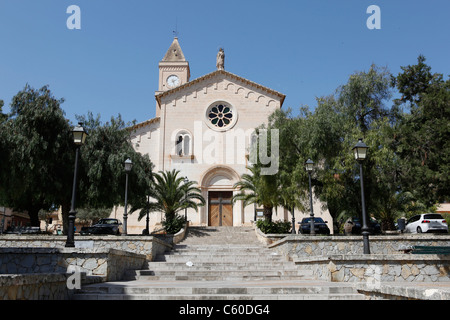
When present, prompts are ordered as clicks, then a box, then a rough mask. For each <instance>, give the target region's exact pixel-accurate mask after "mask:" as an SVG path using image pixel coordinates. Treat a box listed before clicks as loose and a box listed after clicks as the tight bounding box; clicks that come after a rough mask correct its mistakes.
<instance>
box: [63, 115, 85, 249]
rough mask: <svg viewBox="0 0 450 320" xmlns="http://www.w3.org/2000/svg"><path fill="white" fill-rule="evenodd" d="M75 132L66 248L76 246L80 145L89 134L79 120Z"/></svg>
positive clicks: (73, 132)
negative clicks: (76, 204) (76, 205)
mask: <svg viewBox="0 0 450 320" xmlns="http://www.w3.org/2000/svg"><path fill="white" fill-rule="evenodd" d="M72 134H73V142H74V143H75V145H76V146H77V148H76V151H75V169H74V174H73V186H72V202H71V205H70V211H69V230H67V240H66V248H74V247H75V239H74V238H75V216H76V214H77V212H76V211H75V202H76V197H77V180H78V155H79V153H80V147H81V146H82V145H83V144H84V142H85V141H86V137H87V136H88V133H87V131H86V130H85V129H84V128H83V123H81V122H79V123H78V126H76V127H75V128H74V129H73V130H72Z"/></svg>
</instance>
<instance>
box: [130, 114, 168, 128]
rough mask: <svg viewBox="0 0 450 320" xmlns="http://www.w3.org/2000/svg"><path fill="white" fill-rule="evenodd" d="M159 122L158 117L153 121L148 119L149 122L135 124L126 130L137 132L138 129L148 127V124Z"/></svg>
mask: <svg viewBox="0 0 450 320" xmlns="http://www.w3.org/2000/svg"><path fill="white" fill-rule="evenodd" d="M160 120H161V118H160V117H156V118H153V119H150V120H147V121H144V122H141V123H137V124H135V125H134V126H131V127H129V128H127V130H128V131H132V130H137V129H139V128H142V127H145V126H148V125H150V124H153V123H156V122H159V121H160Z"/></svg>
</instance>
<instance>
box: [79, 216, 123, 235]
mask: <svg viewBox="0 0 450 320" xmlns="http://www.w3.org/2000/svg"><path fill="white" fill-rule="evenodd" d="M121 233H122V222H120V221H119V220H118V219H111V218H108V219H100V220H99V221H98V222H97V223H96V224H94V225H93V226H91V227H83V228H81V231H80V234H81V235H89V234H112V235H120V234H121Z"/></svg>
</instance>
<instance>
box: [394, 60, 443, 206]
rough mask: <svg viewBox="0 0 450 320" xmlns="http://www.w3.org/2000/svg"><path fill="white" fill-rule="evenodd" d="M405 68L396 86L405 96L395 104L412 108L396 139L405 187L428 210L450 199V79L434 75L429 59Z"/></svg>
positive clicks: (402, 182)
mask: <svg viewBox="0 0 450 320" xmlns="http://www.w3.org/2000/svg"><path fill="white" fill-rule="evenodd" d="M417 60H418V61H417V64H416V65H412V66H411V65H409V66H407V67H402V70H403V72H401V73H399V74H398V75H397V77H396V78H393V85H394V86H396V87H397V89H398V90H399V92H400V93H401V94H402V97H401V99H397V100H396V101H395V102H396V104H397V105H398V106H400V107H401V106H404V107H406V108H407V109H408V108H409V111H410V112H405V113H403V117H402V118H401V120H400V122H399V128H398V134H397V136H396V152H397V153H398V155H399V156H400V158H401V160H402V161H401V184H402V189H403V190H404V191H405V192H410V193H412V194H414V195H415V196H416V197H417V198H416V200H418V201H420V202H421V203H423V204H424V205H425V206H426V207H432V206H433V205H435V204H437V203H439V202H443V201H448V199H449V195H450V126H449V123H450V79H447V80H444V78H443V75H442V74H439V73H431V67H430V66H428V65H426V64H425V61H426V59H425V57H424V56H419V57H418V59H417Z"/></svg>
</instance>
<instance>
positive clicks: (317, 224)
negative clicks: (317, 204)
mask: <svg viewBox="0 0 450 320" xmlns="http://www.w3.org/2000/svg"><path fill="white" fill-rule="evenodd" d="M298 224H299V225H300V232H301V233H303V234H310V233H311V218H303V220H302V222H299V223H298ZM314 231H315V233H316V234H326V235H329V234H330V228H328V226H327V221H323V220H322V218H314Z"/></svg>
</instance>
